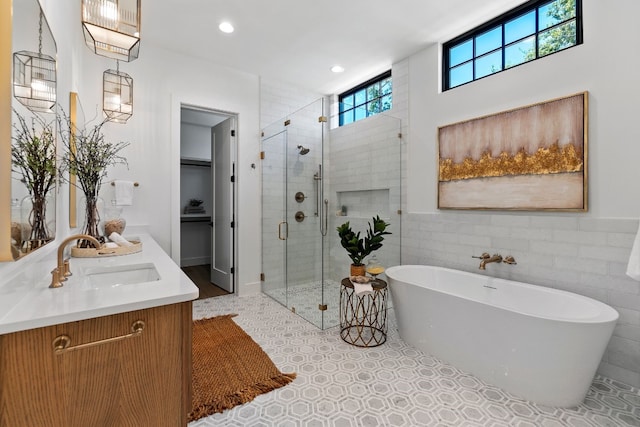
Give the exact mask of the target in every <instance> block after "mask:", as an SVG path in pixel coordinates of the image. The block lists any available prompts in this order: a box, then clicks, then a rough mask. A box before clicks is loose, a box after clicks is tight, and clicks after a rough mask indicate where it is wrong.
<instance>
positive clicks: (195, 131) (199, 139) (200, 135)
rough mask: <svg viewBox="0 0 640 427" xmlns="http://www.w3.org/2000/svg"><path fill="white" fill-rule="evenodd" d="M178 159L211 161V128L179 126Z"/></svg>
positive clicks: (190, 125) (188, 125)
mask: <svg viewBox="0 0 640 427" xmlns="http://www.w3.org/2000/svg"><path fill="white" fill-rule="evenodd" d="M180 141H181V144H180V157H183V158H188V159H198V160H211V127H210V126H201V125H194V124H191V123H184V122H182V123H181V124H180Z"/></svg>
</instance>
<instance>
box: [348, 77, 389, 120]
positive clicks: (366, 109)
mask: <svg viewBox="0 0 640 427" xmlns="http://www.w3.org/2000/svg"><path fill="white" fill-rule="evenodd" d="M391 89H392V81H391V70H389V71H387V72H385V73H383V74H380V75H379V76H377V77H374V78H373V79H371V80H368V81H366V82H364V83H362V84H360V85H358V86H356V87H354V88H353V89H349V90H348V91H346V92H344V93H342V94H341V95H339V97H338V101H339V102H340V111H339V119H340V126H343V125H346V124H349V123H353V122H355V121H358V120H361V119H364V118H366V117H369V116H372V115H374V114H378V113H381V112H383V111H386V110H389V109H391V106H392V93H391V92H392V90H391Z"/></svg>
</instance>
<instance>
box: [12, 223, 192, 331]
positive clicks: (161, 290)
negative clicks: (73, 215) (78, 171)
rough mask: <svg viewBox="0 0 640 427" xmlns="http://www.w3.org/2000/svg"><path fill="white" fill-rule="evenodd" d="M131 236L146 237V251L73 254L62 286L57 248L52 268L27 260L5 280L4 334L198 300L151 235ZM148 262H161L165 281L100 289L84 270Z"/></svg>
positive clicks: (186, 278)
mask: <svg viewBox="0 0 640 427" xmlns="http://www.w3.org/2000/svg"><path fill="white" fill-rule="evenodd" d="M125 237H126V238H127V239H129V240H134V239H135V240H140V241H141V242H142V251H141V252H138V253H135V254H130V255H121V256H110V257H105V258H71V272H72V273H73V275H72V276H71V277H69V280H67V281H66V282H63V283H64V286H63V287H61V288H55V289H51V288H49V284H50V283H51V273H50V271H51V270H53V269H54V268H55V266H56V261H55V252H54V254H53V255H54V256H53V257H51V256H50V257H49V259H48V260H47V261H48V262H47V263H48V264H51V265H50V266H47V269H48V270H46V272H44V271H43V268H37V267H36V266H34V267H33V268H29V267H30V266H29V265H28V264H27V265H25V267H24V268H22V269H21V271H20V273H19V274H16V276H15V277H13V278H11V279H9V280H6V281H3V282H2V283H0V334H7V333H11V332H18V331H23V330H27V329H33V328H39V327H43V326H51V325H56V324H60V323H66V322H73V321H77V320H85V319H91V318H94V317H101V316H108V315H111V314H117V313H124V312H128V311H133V310H141V309H145V308H151V307H158V306H162V305H167V304H174V303H180V302H185V301H191V300H194V299H196V298H198V288H197V287H196V286H195V285H194V284H193V282H192V281H191V280H190V279H189V278H188V277H187V276H186V275H185V274H184V272H183V271H182V270H181V269H180V267H178V266H177V265H176V264H175V263H174V262H173V260H172V259H171V258H170V257H169V256H168V255H167V254H166V253H165V252H164V251H163V250H162V248H161V247H160V246H159V245H158V244H157V243H156V241H155V240H153V238H152V237H151V236H149V235H148V234H143V233H140V234H136V235H135V236H127V235H125ZM73 244H74V243H70V246H72V245H73ZM56 249H57V248H56ZM66 253H68V249H67V251H66ZM51 258H53V259H54V260H53V261H52V260H51ZM144 263H153V264H154V265H155V267H156V269H157V271H158V273H159V276H160V279H159V280H156V281H152V282H143V283H136V284H127V285H119V286H102V287H98V288H96V287H92V286H89V285H88V284H87V281H86V278H85V277H83V274H82V273H83V271H84V270H86V269H91V268H95V267H115V266H121V265H129V264H144Z"/></svg>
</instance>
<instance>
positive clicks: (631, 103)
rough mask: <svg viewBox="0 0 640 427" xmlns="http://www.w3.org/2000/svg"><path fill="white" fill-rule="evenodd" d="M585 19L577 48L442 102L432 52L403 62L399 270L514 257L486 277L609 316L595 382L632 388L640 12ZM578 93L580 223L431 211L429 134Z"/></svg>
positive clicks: (621, 10)
mask: <svg viewBox="0 0 640 427" xmlns="http://www.w3.org/2000/svg"><path fill="white" fill-rule="evenodd" d="M583 9H584V44H582V45H580V46H577V47H573V48H570V49H568V50H566V51H563V52H559V53H556V54H554V55H551V56H549V57H546V58H543V59H540V60H537V61H534V62H532V63H528V64H524V65H522V66H519V67H515V68H513V69H510V70H508V71H504V72H502V73H499V74H496V75H493V76H490V77H487V78H485V79H482V80H479V81H477V82H473V83H470V84H467V85H464V86H461V87H458V88H455V89H453V90H450V91H447V92H445V93H441V92H440V87H441V82H440V75H441V72H440V66H441V62H440V47H439V46H435V45H434V46H430V47H428V48H427V49H425V50H424V51H422V52H420V53H418V54H416V55H413V56H412V57H410V58H409V83H408V92H409V134H410V135H411V138H410V141H409V144H408V147H407V149H408V155H407V174H408V183H407V184H408V190H407V193H408V194H407V207H408V211H409V214H408V215H407V216H405V217H403V242H402V250H403V255H402V256H403V258H402V261H403V263H405V264H411V263H417V264H433V265H441V266H446V267H452V268H457V269H461V270H467V271H473V272H480V270H478V263H477V260H473V259H471V258H470V257H471V255H479V254H480V253H482V252H490V253H494V252H500V253H502V255H507V254H512V255H514V256H515V257H516V259H517V261H518V264H517V265H514V266H507V265H497V264H495V265H490V266H489V267H487V271H486V272H484V273H483V274H488V275H491V276H499V277H505V278H511V279H514V280H519V281H524V282H529V283H534V284H539V285H543V286H549V287H555V288H559V289H565V290H569V291H572V292H576V293H579V294H583V295H587V296H590V297H593V298H596V299H599V300H601V301H603V302H605V303H608V304H610V305H612V306H613V307H614V308H616V310H618V312H619V313H620V319H619V321H618V324H617V326H616V329H615V331H614V335H613V337H612V339H611V341H610V343H609V346H608V348H607V351H606V353H605V356H604V358H603V361H602V364H601V366H600V371H599V372H600V373H601V374H603V375H605V376H608V377H611V378H613V379H616V380H619V381H622V382H625V383H627V384H631V385H634V386H636V387H638V386H640V284H639V283H638V282H635V281H633V280H631V279H630V278H628V277H627V276H626V275H625V274H624V271H625V267H626V262H627V259H628V257H629V253H630V248H631V244H632V241H633V237H634V235H635V231H636V230H637V228H638V220H637V218H638V217H639V216H640V197H638V195H639V194H640V184H639V183H640V169H638V167H637V159H638V158H640V144H638V142H639V141H640V128H638V126H637V125H636V123H635V121H636V120H637V119H636V116H637V112H638V108H637V99H638V85H637V75H638V71H637V70H638V67H640V51H638V49H629V48H628V43H629V41H631V40H636V39H638V37H639V36H640V27H638V26H637V23H636V18H635V17H636V16H637V15H638V14H639V13H640V3H639V2H637V1H634V0H619V1H615V2H602V1H599V0H584V1H583ZM468 29H469V28H468ZM468 29H466V30H468ZM455 35H456V34H452V36H455ZM442 41H443V42H444V41H446V40H442ZM395 85H396V81H395V79H394V86H395ZM394 89H395V87H394ZM582 91H588V92H589V126H588V156H589V157H588V190H589V191H588V192H589V195H588V199H589V211H588V212H586V213H549V212H506V211H496V212H480V211H474V212H469V211H466V212H465V211H462V212H461V211H438V209H437V199H436V197H437V157H436V156H437V139H436V138H437V128H438V126H443V125H447V124H450V123H455V122H458V121H462V120H467V119H471V118H474V117H478V116H483V115H487V114H491V113H496V112H499V111H503V110H506V109H511V108H515V107H520V106H525V105H528V104H532V103H537V102H540V101H545V100H549V99H553V98H558V97H562V96H565V95H570V94H573V93H578V92H582Z"/></svg>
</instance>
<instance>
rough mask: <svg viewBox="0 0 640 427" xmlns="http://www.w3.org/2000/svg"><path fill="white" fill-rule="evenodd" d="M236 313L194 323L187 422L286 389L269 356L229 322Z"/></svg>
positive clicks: (286, 381) (288, 376)
mask: <svg viewBox="0 0 640 427" xmlns="http://www.w3.org/2000/svg"><path fill="white" fill-rule="evenodd" d="M234 316H236V315H235V314H230V315H225V316H217V317H212V318H209V319H201V320H195V321H194V322H193V378H192V384H193V398H192V411H191V413H190V414H189V421H194V420H197V419H200V418H202V417H206V416H207V415H211V414H213V413H215V412H222V411H224V410H226V409H230V408H233V407H234V406H236V405H241V404H243V403H246V402H249V401H251V400H253V399H254V398H255V397H256V396H259V395H261V394H263V393H267V392H269V391H271V390H275V389H276V388H279V387H282V386H285V385H287V384H289V383H290V382H291V381H293V380H294V379H295V377H296V374H283V373H282V372H280V371H279V370H278V369H277V368H276V366H275V365H274V364H273V362H272V361H271V359H269V356H267V354H266V353H265V352H264V351H263V350H262V348H260V346H259V345H258V344H257V343H256V342H255V341H253V339H251V337H250V336H249V335H247V333H246V332H245V331H243V330H242V328H240V327H239V326H238V325H236V323H235V322H234V321H233V320H232V317H234Z"/></svg>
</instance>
